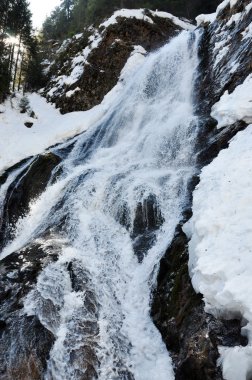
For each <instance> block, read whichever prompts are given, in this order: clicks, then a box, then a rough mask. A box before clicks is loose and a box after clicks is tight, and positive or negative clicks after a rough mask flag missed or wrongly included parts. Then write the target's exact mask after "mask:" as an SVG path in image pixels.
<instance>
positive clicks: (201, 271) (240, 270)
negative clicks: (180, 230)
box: [184, 125, 252, 380]
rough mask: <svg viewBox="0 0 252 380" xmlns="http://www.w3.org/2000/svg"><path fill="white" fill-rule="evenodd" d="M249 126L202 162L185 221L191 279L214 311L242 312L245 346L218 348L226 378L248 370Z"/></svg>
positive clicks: (251, 358)
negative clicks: (202, 166)
mask: <svg viewBox="0 0 252 380" xmlns="http://www.w3.org/2000/svg"><path fill="white" fill-rule="evenodd" d="M251 189H252V125H249V126H248V127H247V129H245V130H244V131H242V132H239V133H238V134H237V135H236V137H235V138H233V140H232V141H231V143H230V146H229V148H228V149H225V150H223V151H221V152H220V154H219V155H218V157H217V158H216V159H215V160H214V161H213V162H212V163H211V164H210V165H208V166H206V167H205V168H204V169H203V170H202V173H201V175H200V183H199V185H198V186H197V188H196V190H195V192H194V196H193V208H192V210H193V217H192V218H191V220H190V221H189V222H188V223H187V224H186V225H185V227H184V230H185V232H186V234H187V235H188V236H189V237H191V241H190V243H189V255H190V259H189V267H190V273H191V277H192V283H193V286H194V288H195V290H196V291H197V292H200V293H202V294H203V296H204V300H205V305H206V306H205V308H206V311H207V312H210V313H212V314H214V315H216V316H223V317H225V318H233V317H239V316H240V317H242V318H243V323H244V324H245V326H244V327H243V329H242V331H243V334H246V335H247V336H248V339H249V344H248V346H246V347H241V346H239V347H220V354H221V359H220V364H222V366H223V375H224V378H225V379H226V380H237V379H239V380H246V379H247V377H246V376H247V374H248V372H249V371H251V370H252V292H251V288H252V276H251V273H252V191H251Z"/></svg>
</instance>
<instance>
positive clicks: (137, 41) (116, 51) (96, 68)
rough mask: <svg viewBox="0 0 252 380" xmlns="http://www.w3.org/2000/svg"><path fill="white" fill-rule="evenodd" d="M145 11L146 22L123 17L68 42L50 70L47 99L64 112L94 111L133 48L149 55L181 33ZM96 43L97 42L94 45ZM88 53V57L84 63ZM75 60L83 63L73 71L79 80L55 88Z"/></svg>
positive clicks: (179, 29)
mask: <svg viewBox="0 0 252 380" xmlns="http://www.w3.org/2000/svg"><path fill="white" fill-rule="evenodd" d="M143 12H144V13H143V19H136V18H127V17H121V16H120V17H117V22H116V23H112V24H111V25H109V26H106V27H104V26H103V25H101V26H100V27H99V29H98V30H94V29H90V28H89V29H88V30H85V31H84V33H83V35H82V36H81V37H78V36H77V37H78V38H76V37H74V38H73V39H72V40H70V41H67V42H66V43H65V44H66V47H64V46H63V47H62V51H61V52H60V53H59V55H58V57H57V58H56V60H55V62H54V63H53V64H52V65H51V67H50V70H49V73H48V80H49V81H48V84H47V86H46V87H45V89H44V95H45V96H46V97H47V99H48V100H50V101H52V102H55V104H56V107H58V108H60V110H61V112H62V113H66V112H72V111H85V110H88V109H90V108H92V107H93V106H95V105H97V104H99V103H100V102H101V101H102V99H103V98H104V96H105V95H106V94H107V93H108V92H109V91H110V90H111V89H112V88H113V87H114V86H115V85H116V83H117V81H118V79H119V76H120V73H121V70H122V69H123V67H124V65H125V63H126V62H127V59H128V58H129V56H130V54H131V53H132V51H133V50H134V46H142V47H143V48H144V49H145V50H146V51H147V52H149V51H151V50H154V49H157V48H159V47H160V46H162V45H164V44H165V43H166V42H167V41H169V39H171V38H172V37H174V36H175V35H176V34H178V33H179V32H180V31H181V30H182V28H181V26H179V25H176V24H175V23H174V22H173V21H172V19H170V18H165V17H158V16H156V15H155V13H153V12H152V13H151V12H148V11H143ZM95 40H96V41H97V43H96V44H94V45H92V41H95ZM96 45H97V46H96ZM85 49H86V50H85ZM89 50H90V51H89ZM85 51H86V52H87V54H88V55H87V60H86V61H85V62H84V61H83V56H85ZM73 57H75V58H77V59H79V60H80V65H77V66H75V68H74V70H77V71H78V70H80V71H81V74H80V75H79V78H78V80H76V78H75V79H73V81H74V83H71V80H70V81H68V79H67V80H66V81H65V83H64V85H63V86H61V85H60V88H59V87H57V86H56V88H53V86H54V85H55V84H54V82H53V80H54V78H62V80H65V78H66V76H69V75H70V73H72V72H73ZM82 71H83V72H82ZM58 83H59V82H58Z"/></svg>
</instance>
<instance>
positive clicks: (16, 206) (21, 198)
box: [0, 153, 61, 246]
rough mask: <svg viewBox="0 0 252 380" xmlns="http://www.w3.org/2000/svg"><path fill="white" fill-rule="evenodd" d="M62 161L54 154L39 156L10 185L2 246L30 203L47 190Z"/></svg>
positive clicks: (0, 227)
mask: <svg viewBox="0 0 252 380" xmlns="http://www.w3.org/2000/svg"><path fill="white" fill-rule="evenodd" d="M60 161H61V159H60V158H59V157H58V156H56V155H55V154H53V153H47V154H44V155H40V156H37V157H35V158H34V160H33V161H32V163H31V164H30V165H29V166H28V167H25V169H24V171H22V172H21V173H20V174H19V175H18V176H17V178H16V180H15V181H14V182H13V183H12V184H11V185H10V187H9V189H8V191H7V194H6V196H5V200H4V209H3V211H2V215H0V233H1V236H2V239H1V241H0V246H1V245H2V246H3V244H4V242H5V241H6V240H7V239H9V238H10V237H11V236H12V234H13V232H14V230H13V226H14V225H15V223H16V222H17V220H18V218H19V217H20V216H23V215H24V214H25V213H27V211H28V210H29V203H30V202H31V201H32V200H34V199H35V198H37V197H38V196H39V195H40V194H41V193H42V192H43V191H44V190H45V188H46V186H47V184H48V181H49V180H50V178H51V175H52V171H53V169H54V168H55V167H56V166H57V165H58V164H59V163H60ZM21 165H22V164H21ZM12 170H13V168H12ZM7 176H8V173H7ZM6 179H7V177H6V175H3V178H2V182H3V183H4V181H6ZM0 183H1V178H0Z"/></svg>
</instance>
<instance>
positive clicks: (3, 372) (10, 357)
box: [0, 244, 55, 380]
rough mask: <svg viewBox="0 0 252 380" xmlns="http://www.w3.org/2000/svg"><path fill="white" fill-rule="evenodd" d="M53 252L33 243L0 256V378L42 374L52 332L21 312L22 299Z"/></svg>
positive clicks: (20, 379) (32, 377) (7, 379)
mask: <svg viewBox="0 0 252 380" xmlns="http://www.w3.org/2000/svg"><path fill="white" fill-rule="evenodd" d="M54 259H55V256H54V255H50V254H48V252H46V251H45V250H44V249H43V248H42V247H41V246H40V245H39V244H33V245H31V246H29V247H26V248H23V249H21V250H20V251H18V252H15V253H12V254H11V255H10V256H8V257H6V258H5V259H2V260H1V266H0V271H1V277H0V301H1V303H0V378H1V379H3V380H13V379H18V380H24V379H27V380H36V379H41V378H43V373H44V370H45V368H46V361H47V359H48V356H49V352H50V349H51V347H52V345H53V342H54V337H53V334H52V333H51V332H49V331H48V330H47V329H45V327H44V326H42V324H41V323H40V321H39V320H38V319H37V317H35V316H28V315H26V314H25V313H24V312H23V303H24V299H25V297H26V295H27V294H28V292H29V291H30V290H31V289H32V288H33V286H34V284H35V282H36V280H37V276H38V274H39V273H40V271H41V270H42V268H43V266H44V265H46V264H48V262H50V260H54Z"/></svg>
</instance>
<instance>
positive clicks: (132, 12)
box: [100, 9, 153, 28]
mask: <svg viewBox="0 0 252 380" xmlns="http://www.w3.org/2000/svg"><path fill="white" fill-rule="evenodd" d="M118 17H126V18H136V19H137V20H144V21H147V22H149V23H150V24H153V21H152V19H151V18H150V17H148V16H146V15H145V13H144V9H120V10H118V11H116V12H115V13H114V14H113V15H112V16H111V17H110V18H109V19H108V20H106V21H105V22H103V23H102V24H101V25H100V27H105V28H108V27H109V26H110V25H114V24H117V18H118Z"/></svg>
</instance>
